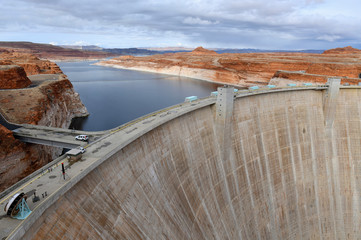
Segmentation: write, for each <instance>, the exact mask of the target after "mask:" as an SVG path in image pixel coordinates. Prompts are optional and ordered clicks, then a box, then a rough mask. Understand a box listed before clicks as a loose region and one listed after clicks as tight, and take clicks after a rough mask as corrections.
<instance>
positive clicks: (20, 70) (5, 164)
mask: <svg viewBox="0 0 361 240" xmlns="http://www.w3.org/2000/svg"><path fill="white" fill-rule="evenodd" d="M0 86H1V89H0V113H1V114H2V115H3V116H4V117H5V118H6V119H7V120H8V121H10V122H13V123H28V124H37V125H44V126H50V127H60V128H68V127H69V125H70V123H71V120H72V118H74V117H82V116H87V115H88V112H87V110H86V108H85V106H84V105H83V104H82V103H81V101H80V98H79V95H78V94H77V93H76V92H75V91H74V89H73V86H72V84H71V83H70V81H69V80H68V79H67V77H66V76H65V75H64V74H63V73H62V71H61V70H60V68H59V67H58V66H57V65H56V64H55V63H53V62H50V61H47V60H40V59H39V58H37V57H35V56H32V55H29V54H21V53H17V52H11V51H2V52H1V53H0ZM0 126H1V125H0ZM0 130H1V132H2V133H3V134H0V164H1V168H0V179H1V180H0V191H2V190H4V189H5V188H7V187H9V186H11V185H12V184H14V183H16V182H17V181H19V180H20V179H22V178H23V177H25V176H27V175H29V174H30V173H32V172H33V171H35V170H37V169H38V168H40V167H41V166H43V165H45V164H46V163H48V162H49V161H51V160H52V159H53V158H55V157H57V156H59V155H60V153H61V151H62V149H60V148H54V147H48V146H41V145H36V144H24V143H21V142H19V141H18V140H16V139H14V137H13V136H12V133H11V131H9V130H7V129H6V128H4V127H3V126H1V129H0ZM11 146H16V147H11Z"/></svg>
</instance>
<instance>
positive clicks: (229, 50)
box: [214, 48, 324, 53]
mask: <svg viewBox="0 0 361 240" xmlns="http://www.w3.org/2000/svg"><path fill="white" fill-rule="evenodd" d="M214 50H215V51H216V52H217V53H275V52H283V53H287V52H291V53H323V52H324V50H312V49H310V50H264V49H255V48H241V49H238V48H225V49H214Z"/></svg>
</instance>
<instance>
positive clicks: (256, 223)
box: [21, 87, 361, 239]
mask: <svg viewBox="0 0 361 240" xmlns="http://www.w3.org/2000/svg"><path fill="white" fill-rule="evenodd" d="M328 94H329V93H328V92H327V89H313V88H312V89H300V90H297V91H269V92H268V93H264V94H254V95H252V94H250V95H247V96H244V97H237V98H235V99H234V102H233V107H232V109H231V110H230V111H232V115H231V121H229V123H227V121H223V122H222V119H219V117H218V115H219V114H223V113H219V112H218V110H217V104H220V105H221V104H222V102H217V103H216V104H209V105H205V106H202V107H200V108H198V109H196V110H194V111H190V112H188V113H186V114H182V115H179V116H178V117H176V118H174V119H172V120H170V121H166V122H164V123H162V124H160V125H159V126H157V127H155V128H154V129H152V130H151V131H149V132H147V133H145V134H142V135H140V136H138V137H137V138H136V139H135V140H134V141H131V142H129V143H127V144H126V145H125V146H124V147H121V148H119V149H118V150H117V151H114V152H112V153H111V154H108V155H107V156H106V160H105V161H103V162H102V163H101V164H100V165H99V166H97V167H96V168H95V169H94V170H92V171H90V172H89V173H88V174H86V175H85V176H83V177H82V178H81V179H77V182H76V183H75V184H74V185H72V186H71V187H69V189H67V190H66V191H64V194H62V195H61V196H59V197H57V198H56V199H52V202H51V203H49V204H48V207H47V208H46V209H45V210H44V211H43V212H42V214H41V215H40V216H38V217H37V218H36V219H32V221H33V222H32V224H30V225H28V227H27V228H26V231H24V232H22V233H21V235H22V238H23V239H359V238H360V236H361V226H360V224H361V205H360V204H361V201H360V198H361V179H360V175H361V156H360V153H361V152H360V151H361V134H360V133H361V121H360V119H361V118H360V117H361V88H357V87H355V88H347V87H345V88H341V89H340V91H339V92H338V94H337V99H336V100H335V99H334V101H332V102H331V104H332V106H331V107H332V109H331V110H332V111H333V113H332V114H330V113H329V111H328V109H326V110H325V108H327V107H330V106H327V102H329V101H327V96H328ZM227 111H228V110H227ZM326 116H327V118H332V119H331V120H332V121H331V124H328V123H329V122H330V119H326ZM227 119H228V118H227ZM222 124H223V126H222ZM228 124H230V126H227V125H228ZM224 133H225V134H224ZM222 134H224V135H222ZM228 134H229V135H228ZM220 135H222V136H221V137H220ZM227 137H228V138H227ZM88 151H90V150H88ZM93 151H94V154H96V152H95V150H93ZM225 151H226V152H225Z"/></svg>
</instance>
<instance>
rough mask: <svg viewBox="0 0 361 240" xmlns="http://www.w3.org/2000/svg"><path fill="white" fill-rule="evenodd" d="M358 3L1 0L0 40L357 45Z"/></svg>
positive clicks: (360, 19)
mask: <svg viewBox="0 0 361 240" xmlns="http://www.w3.org/2000/svg"><path fill="white" fill-rule="evenodd" d="M351 6H352V7H351ZM359 7H360V3H358V2H355V1H352V0H344V1H342V2H339V1H337V0H329V1H324V0H301V1H297V0H274V1H269V0H267V1H266V0H242V1H239V0H227V1H224V0H222V1H221V0H183V1H176V0H132V1H125V0H120V1H119V0H102V1H99V0H77V1H73V0H53V1H47V0H2V4H1V6H0V10H1V13H2V14H1V15H0V22H1V24H0V31H1V33H2V40H27V39H31V40H33V41H34V39H35V40H36V38H37V37H42V39H39V40H37V41H38V42H44V41H46V42H60V43H61V42H63V41H66V42H76V41H79V39H83V41H84V42H86V43H87V44H95V43H99V42H100V43H102V45H103V46H104V47H107V46H109V47H121V46H123V47H134V46H159V45H164V44H168V45H177V43H178V42H182V44H184V45H187V44H188V45H192V46H199V45H202V44H203V45H204V44H205V45H204V46H205V47H224V46H231V47H239V48H242V47H249V46H252V47H257V48H266V47H267V48H284V47H285V46H287V47H289V48H300V47H301V48H302V46H304V47H313V46H314V47H319V46H324V47H329V46H334V45H336V44H343V43H344V42H346V41H349V42H353V43H355V42H356V43H357V42H358V39H360V38H361V33H359V25H360V24H361V17H360V16H359V14H358V9H359ZM21 36H23V38H25V39H16V38H19V37H21ZM322 43H323V44H324V45H322ZM300 45H302V46H300ZM272 46H274V47H272Z"/></svg>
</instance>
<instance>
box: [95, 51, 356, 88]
mask: <svg viewBox="0 0 361 240" xmlns="http://www.w3.org/2000/svg"><path fill="white" fill-rule="evenodd" d="M350 51H351V52H352V53H350ZM338 52H343V53H345V54H337V53H338ZM360 52H361V51H355V50H352V49H349V48H346V50H344V51H343V50H338V51H331V52H330V53H329V54H327V53H326V54H307V53H242V54H238V53H232V54H231V53H225V54H217V53H215V52H213V51H209V50H204V49H203V48H197V49H196V50H194V51H193V52H191V53H174V54H163V55H153V56H146V57H132V58H129V57H127V58H114V59H111V60H108V61H101V62H99V63H98V65H103V66H109V67H116V68H126V69H133V70H141V71H150V72H158V73H165V74H171V75H179V76H185V77H193V78H198V79H202V80H206V81H212V82H218V83H221V84H233V85H237V86H240V87H248V86H251V85H266V84H269V82H270V80H271V79H272V78H273V77H274V78H278V79H281V78H279V77H280V76H277V75H275V74H276V73H277V72H278V71H288V72H299V74H298V76H300V77H299V78H298V77H295V78H292V80H293V81H296V82H301V83H302V82H314V83H319V84H324V83H325V82H326V81H327V78H328V77H335V76H337V77H342V78H345V79H346V78H349V79H358V78H359V75H360V73H361V62H360V58H361V53H360ZM315 75H319V76H321V75H323V77H317V78H314V77H315ZM351 82H354V80H352V81H351Z"/></svg>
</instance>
